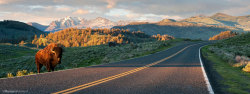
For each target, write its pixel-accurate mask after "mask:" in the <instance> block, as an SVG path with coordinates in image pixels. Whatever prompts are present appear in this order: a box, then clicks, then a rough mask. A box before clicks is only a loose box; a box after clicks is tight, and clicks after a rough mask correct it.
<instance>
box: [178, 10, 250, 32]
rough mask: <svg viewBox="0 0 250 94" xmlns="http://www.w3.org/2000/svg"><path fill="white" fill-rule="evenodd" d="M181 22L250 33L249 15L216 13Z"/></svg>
mask: <svg viewBox="0 0 250 94" xmlns="http://www.w3.org/2000/svg"><path fill="white" fill-rule="evenodd" d="M181 22H190V23H197V24H204V25H218V26H232V27H237V28H241V29H243V30H244V31H250V15H246V16H231V15H227V14H224V13H216V14H214V15H212V16H202V15H200V16H193V17H190V18H187V19H183V20H181Z"/></svg>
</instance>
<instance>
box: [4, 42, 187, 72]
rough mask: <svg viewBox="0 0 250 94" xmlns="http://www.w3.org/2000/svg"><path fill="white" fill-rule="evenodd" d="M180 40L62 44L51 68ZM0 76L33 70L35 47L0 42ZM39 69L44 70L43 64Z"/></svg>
mask: <svg viewBox="0 0 250 94" xmlns="http://www.w3.org/2000/svg"><path fill="white" fill-rule="evenodd" d="M181 41H184V39H174V40H168V41H149V42H141V43H130V44H123V45H117V46H115V47H109V46H108V45H107V44H103V45H97V46H88V47H65V48H64V52H63V57H62V63H61V65H58V66H57V67H56V69H55V70H64V69H71V68H77V67H86V66H91V65H98V64H105V63H111V62H116V61H120V60H125V59H129V58H135V57H140V56H144V55H148V54H152V53H155V52H158V51H161V50H164V49H166V48H169V47H172V46H174V45H176V44H177V43H179V42H181ZM0 49H1V53H0V77H7V76H8V75H10V76H9V77H13V76H18V73H19V71H23V70H26V72H25V73H23V74H24V75H27V74H28V73H36V65H35V54H36V52H37V51H38V49H31V48H30V47H25V46H19V45H11V44H8V45H7V44H0ZM42 72H47V70H46V69H45V67H43V68H42Z"/></svg>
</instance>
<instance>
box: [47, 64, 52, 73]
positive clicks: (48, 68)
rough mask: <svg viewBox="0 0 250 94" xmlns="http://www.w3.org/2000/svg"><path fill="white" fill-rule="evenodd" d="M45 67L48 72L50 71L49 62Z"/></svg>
mask: <svg viewBox="0 0 250 94" xmlns="http://www.w3.org/2000/svg"><path fill="white" fill-rule="evenodd" d="M46 69H47V70H48V72H50V71H51V65H50V64H47V65H46Z"/></svg>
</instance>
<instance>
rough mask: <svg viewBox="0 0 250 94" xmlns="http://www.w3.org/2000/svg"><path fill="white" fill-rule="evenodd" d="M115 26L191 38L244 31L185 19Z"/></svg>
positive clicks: (152, 33) (151, 33)
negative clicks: (223, 32) (184, 20)
mask: <svg viewBox="0 0 250 94" xmlns="http://www.w3.org/2000/svg"><path fill="white" fill-rule="evenodd" d="M113 28H119V29H128V30H130V31H142V32H145V33H146V34H149V35H156V34H161V35H164V34H168V35H170V36H174V37H176V38H190V39H203V40H208V39H209V37H212V36H214V35H216V34H219V33H220V32H221V31H228V30H230V31H235V32H243V31H242V30H241V29H238V28H235V27H229V26H217V25H204V24H198V23H191V22H183V21H172V20H166V19H164V20H162V21H160V22H158V23H142V24H129V25H126V26H115V27H113Z"/></svg>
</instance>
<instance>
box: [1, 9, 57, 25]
mask: <svg viewBox="0 0 250 94" xmlns="http://www.w3.org/2000/svg"><path fill="white" fill-rule="evenodd" d="M10 14H11V15H10ZM2 17H4V18H5V20H17V21H22V22H39V23H40V24H44V25H46V24H48V23H50V22H51V21H52V20H54V19H59V18H53V17H43V16H39V15H32V14H27V13H20V12H16V13H5V14H4V15H2Z"/></svg>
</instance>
